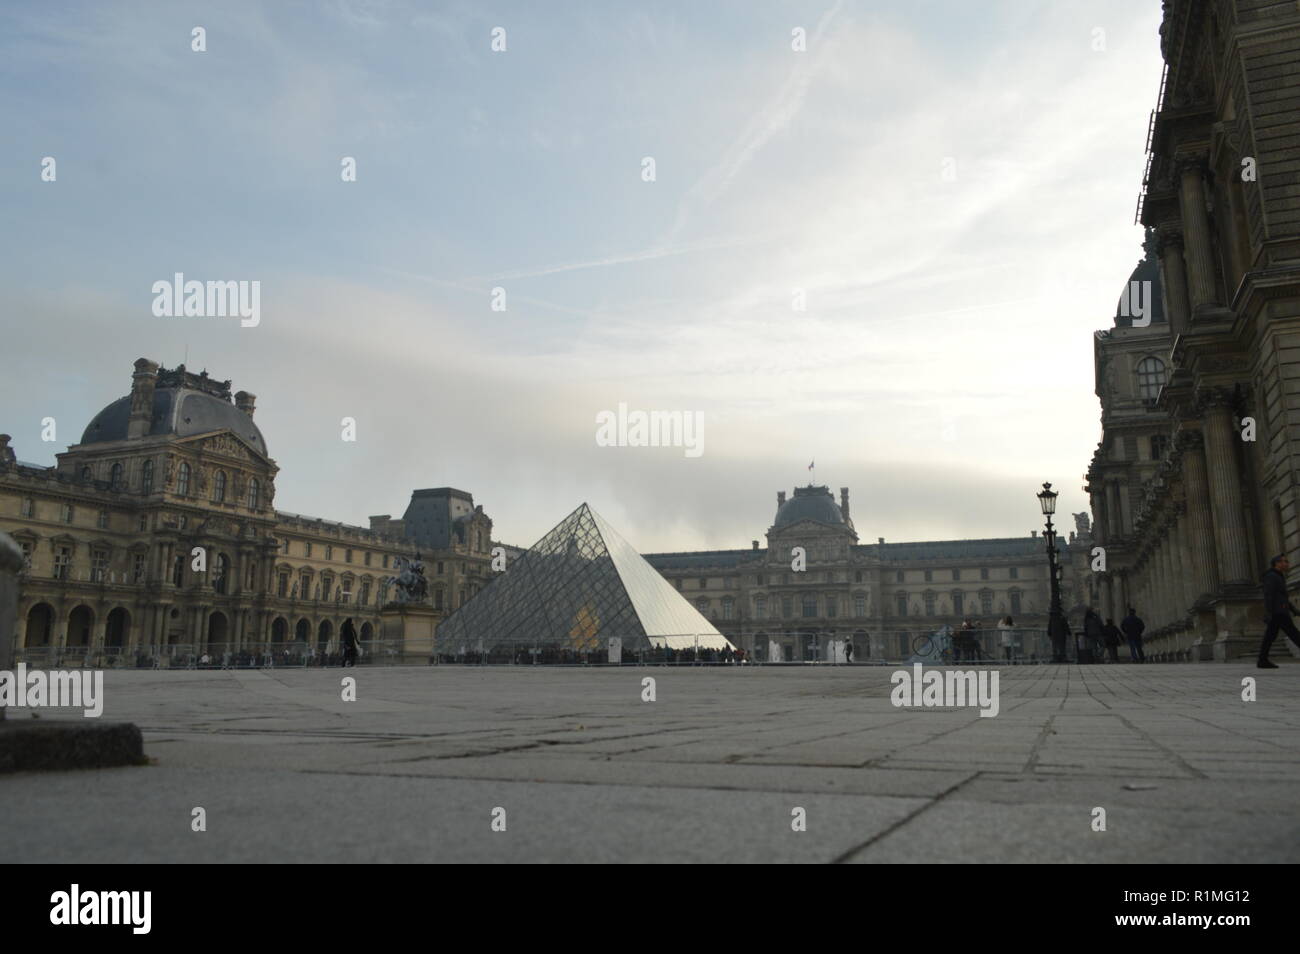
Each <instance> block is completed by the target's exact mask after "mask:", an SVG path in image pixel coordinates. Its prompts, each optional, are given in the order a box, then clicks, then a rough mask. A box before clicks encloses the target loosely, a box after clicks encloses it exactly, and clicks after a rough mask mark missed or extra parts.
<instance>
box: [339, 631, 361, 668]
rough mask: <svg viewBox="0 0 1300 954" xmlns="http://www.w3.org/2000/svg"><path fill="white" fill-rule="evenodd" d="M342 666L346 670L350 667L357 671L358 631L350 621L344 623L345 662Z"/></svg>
mask: <svg viewBox="0 0 1300 954" xmlns="http://www.w3.org/2000/svg"><path fill="white" fill-rule="evenodd" d="M341 665H342V666H343V668H344V669H346V668H347V667H348V666H351V667H353V668H354V669H355V668H356V665H357V631H356V628H355V627H354V626H353V625H352V620H350V619H348V620H344V621H343V661H342V663H341Z"/></svg>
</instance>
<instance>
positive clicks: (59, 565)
mask: <svg viewBox="0 0 1300 954" xmlns="http://www.w3.org/2000/svg"><path fill="white" fill-rule="evenodd" d="M71 570H72V548H71V547H59V548H58V550H56V551H55V553H54V578H55V579H56V580H66V579H68V576H69V574H70V573H71Z"/></svg>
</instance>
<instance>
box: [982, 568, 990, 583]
mask: <svg viewBox="0 0 1300 954" xmlns="http://www.w3.org/2000/svg"><path fill="white" fill-rule="evenodd" d="M988 578H989V568H988V567H986V566H982V567H980V579H981V580H987V579H988Z"/></svg>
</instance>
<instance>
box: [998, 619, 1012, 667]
mask: <svg viewBox="0 0 1300 954" xmlns="http://www.w3.org/2000/svg"><path fill="white" fill-rule="evenodd" d="M998 634H999V639H998V641H999V642H1000V643H1001V644H1002V655H1004V656H1005V657H1006V658H1007V662H1014V661H1015V655H1016V623H1015V620H1013V619H1012V618H1011V617H1010V616H1004V617H1002V618H1001V619H1000V620H998Z"/></svg>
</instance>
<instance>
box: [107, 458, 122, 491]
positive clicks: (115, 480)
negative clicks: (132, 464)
mask: <svg viewBox="0 0 1300 954" xmlns="http://www.w3.org/2000/svg"><path fill="white" fill-rule="evenodd" d="M108 484H109V486H110V487H112V488H113V489H114V490H121V489H122V465H121V464H114V465H113V469H112V470H111V471H109V476H108Z"/></svg>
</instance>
